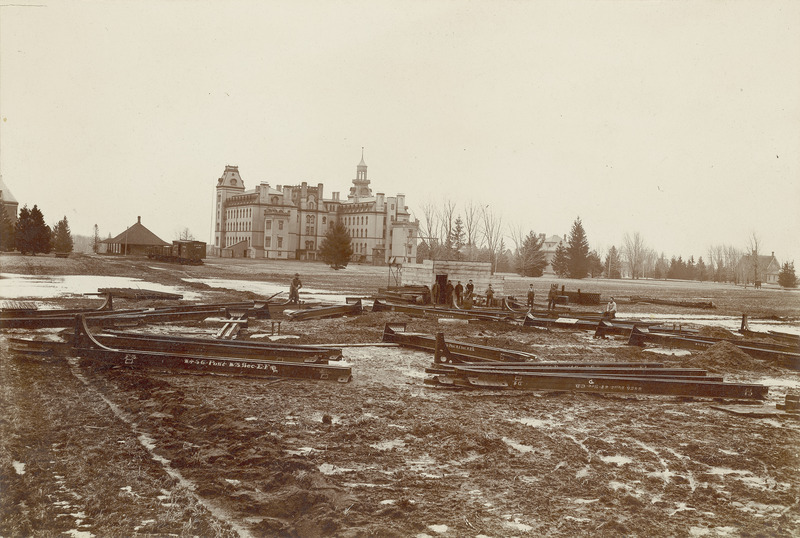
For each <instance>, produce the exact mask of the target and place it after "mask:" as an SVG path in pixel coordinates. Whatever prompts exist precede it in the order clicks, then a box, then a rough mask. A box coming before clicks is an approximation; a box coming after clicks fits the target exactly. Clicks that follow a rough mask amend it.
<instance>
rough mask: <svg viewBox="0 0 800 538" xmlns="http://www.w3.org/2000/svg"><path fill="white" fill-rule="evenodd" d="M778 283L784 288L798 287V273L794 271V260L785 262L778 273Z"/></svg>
mask: <svg viewBox="0 0 800 538" xmlns="http://www.w3.org/2000/svg"><path fill="white" fill-rule="evenodd" d="M778 284H780V285H781V287H783V288H796V287H797V275H796V274H795V273H794V262H791V263H790V262H785V263H784V264H783V267H782V268H781V272H780V273H778Z"/></svg>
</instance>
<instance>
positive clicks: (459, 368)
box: [427, 333, 768, 400]
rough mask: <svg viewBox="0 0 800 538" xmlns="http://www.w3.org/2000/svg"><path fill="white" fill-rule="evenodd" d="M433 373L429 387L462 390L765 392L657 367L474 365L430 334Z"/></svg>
mask: <svg viewBox="0 0 800 538" xmlns="http://www.w3.org/2000/svg"><path fill="white" fill-rule="evenodd" d="M427 371H428V372H429V373H433V374H435V375H434V376H433V377H432V378H431V379H429V380H428V381H427V384H429V385H435V386H440V387H453V388H464V389H491V390H504V389H509V390H547V391H573V392H593V393H615V394H649V395H663V396H688V397H704V398H725V399H747V400H763V399H765V398H766V396H767V392H768V387H766V386H764V385H757V384H749V383H726V382H725V381H724V380H723V378H721V377H718V376H709V375H708V374H707V372H706V371H705V370H701V369H696V368H665V367H664V365H663V364H660V363H624V364H622V363H611V362H609V363H577V362H539V363H523V364H519V363H516V364H515V363H483V362H482V363H474V362H464V361H463V359H461V358H459V357H458V356H456V355H454V354H453V353H452V352H451V350H450V348H449V345H448V343H447V341H446V340H445V339H444V335H443V334H442V333H438V334H437V335H436V350H435V358H434V364H433V366H432V367H431V368H429V369H428V370H427Z"/></svg>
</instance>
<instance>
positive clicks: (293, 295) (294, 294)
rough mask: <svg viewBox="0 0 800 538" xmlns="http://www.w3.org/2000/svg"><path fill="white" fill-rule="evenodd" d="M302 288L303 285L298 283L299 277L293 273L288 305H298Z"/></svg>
mask: <svg viewBox="0 0 800 538" xmlns="http://www.w3.org/2000/svg"><path fill="white" fill-rule="evenodd" d="M302 287H303V283H302V282H300V275H299V274H297V273H295V274H294V278H293V279H292V283H291V284H289V302H290V303H297V304H299V303H300V288H302Z"/></svg>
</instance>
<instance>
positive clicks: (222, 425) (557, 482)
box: [0, 255, 800, 538]
mask: <svg viewBox="0 0 800 538" xmlns="http://www.w3.org/2000/svg"><path fill="white" fill-rule="evenodd" d="M0 272H2V273H4V274H13V273H18V274H29V275H42V276H44V277H46V278H50V277H56V276H58V275H62V274H77V275H103V276H129V277H137V278H142V279H143V280H145V281H146V282H153V283H159V284H164V285H168V286H182V287H184V288H186V289H191V290H192V291H193V292H196V293H197V294H198V295H199V296H200V297H201V299H200V300H201V301H203V302H219V301H231V300H241V299H248V298H251V299H252V298H256V297H257V296H258V295H257V294H256V293H254V292H252V291H235V290H226V289H212V288H209V287H208V286H207V285H205V284H203V283H196V282H193V283H187V282H185V281H184V280H182V279H183V278H187V277H191V278H200V279H203V278H227V279H236V280H243V281H248V282H255V281H265V282H275V283H281V284H285V286H286V288H287V290H288V283H289V280H290V278H291V276H292V275H293V274H294V273H295V272H298V273H300V274H301V276H302V278H303V281H304V283H305V285H306V286H307V287H313V288H320V289H330V290H332V291H342V292H356V293H359V294H363V295H364V296H368V295H371V294H373V293H374V292H375V291H376V290H377V289H378V288H381V287H385V286H386V285H387V283H388V270H387V269H386V268H380V267H372V266H360V265H354V266H349V267H348V268H347V269H345V270H342V271H332V270H331V269H329V268H328V267H326V266H325V265H322V264H318V263H304V262H262V261H255V260H240V259H238V260H228V259H226V260H218V259H210V260H207V263H206V264H205V265H203V266H199V267H181V266H169V265H167V264H161V263H154V262H152V261H150V260H147V259H124V258H108V257H97V256H75V257H71V258H69V259H67V260H56V259H55V258H52V257H43V256H37V257H35V258H33V257H22V256H5V255H4V256H0ZM530 282H533V283H534V285H535V286H536V290H537V295H538V296H539V297H543V296H544V294H545V292H546V290H547V289H548V288H549V285H550V282H553V280H552V279H522V278H519V277H516V276H514V275H506V284H505V285H506V291H507V293H511V294H517V295H519V296H522V295H523V292H524V291H525V290H526V289H527V287H528V284H529V283H530ZM2 283H3V281H2V279H0V286H2V285H3V284H2ZM558 283H559V285H560V284H564V285H565V286H566V288H567V289H570V290H575V289H578V288H580V289H581V290H582V291H586V292H600V293H601V294H602V295H603V296H607V295H609V294H613V295H614V296H615V297H617V299H619V300H620V301H619V302H620V310H621V311H622V314H626V313H628V312H633V313H636V312H639V313H644V312H670V313H678V314H681V313H682V314H686V315H690V314H693V313H695V312H696V310H694V309H688V308H676V307H665V306H657V305H643V304H632V303H627V302H626V297H629V296H631V295H642V296H644V295H646V296H651V297H660V298H668V299H677V300H700V299H705V300H711V301H712V302H713V303H714V304H715V305H717V308H716V309H714V310H713V313H714V314H725V315H729V316H738V315H740V314H741V313H743V312H746V313H748V314H750V315H751V316H753V317H765V318H770V317H776V316H777V317H780V318H791V320H793V323H797V320H798V316H800V305H798V301H800V295H798V293H797V292H793V291H783V290H774V289H763V290H752V289H746V290H745V289H743V288H737V287H734V286H728V285H717V284H712V283H695V282H672V281H668V282H653V281H636V282H631V281H606V280H582V281H569V280H559V281H558ZM43 302H46V303H47V305H48V306H68V305H70V306H71V305H76V304H87V305H88V304H97V303H98V302H99V299H97V298H68V299H67V298H63V299H55V300H51V299H48V300H47V301H43ZM134 304H135V303H131V302H125V301H120V303H119V305H118V307H119V308H124V307H126V306H132V305H134ZM139 304H146V305H147V304H152V305H155V304H157V303H156V302H146V303H139ZM622 314H621V315H622ZM387 322H392V323H406V324H407V325H408V328H409V330H414V331H419V332H424V333H435V332H443V333H445V334H446V335H447V337H448V338H457V339H459V340H463V341H466V342H472V343H479V344H484V345H490V346H496V347H502V348H509V349H520V350H526V351H529V352H532V353H534V354H535V355H536V356H537V357H538V358H539V359H540V360H546V361H558V360H561V361H566V360H568V361H601V362H609V363H613V362H620V361H624V362H653V361H658V362H662V363H664V364H665V366H673V367H682V368H686V367H693V368H704V369H707V370H708V371H710V372H713V373H715V374H717V375H722V376H724V378H725V380H726V381H728V382H744V383H759V384H765V385H767V386H769V388H770V390H769V395H768V397H767V400H766V401H765V402H762V403H757V404H755V405H751V406H749V407H750V408H751V409H759V410H762V411H763V412H764V413H767V412H770V413H773V414H767V416H764V417H761V418H758V417H747V416H739V415H733V414H729V413H726V412H723V411H721V410H719V409H717V408H716V407H715V406H719V405H720V404H729V403H731V402H721V401H714V400H709V399H703V398H683V397H658V396H641V395H639V396H636V395H597V394H587V393H578V392H553V391H538V392H522V391H503V390H492V391H481V392H470V391H450V390H437V389H433V388H429V387H428V386H427V385H425V384H424V383H423V381H424V379H425V378H426V377H427V375H426V373H425V368H426V367H428V366H430V363H431V361H432V356H431V354H428V353H425V352H422V351H413V350H408V349H401V348H392V347H378V346H367V347H345V348H344V350H343V353H344V359H345V361H346V362H347V363H348V364H350V365H351V367H352V371H353V380H352V382H350V383H347V384H342V383H333V382H324V381H320V382H311V381H301V380H290V379H267V380H265V379H263V378H262V379H256V378H248V377H236V376H220V375H188V374H185V373H178V372H175V371H168V370H158V369H154V370H144V369H138V368H136V367H125V366H123V367H119V366H113V367H112V366H111V365H108V364H103V363H97V362H91V361H87V360H83V359H78V358H75V357H70V356H49V357H37V356H29V355H25V354H22V353H19V352H16V351H14V345H13V344H12V342H10V340H9V339H10V337H25V338H38V339H56V338H58V337H59V336H58V332H59V331H58V330H40V331H25V330H7V331H3V332H2V333H0V357H1V358H0V406H2V409H3V413H2V414H1V415H0V535H2V536H77V537H81V538H89V537H92V536H94V537H104V536H142V537H144V536H182V537H183V536H185V537H190V536H202V537H206V536H215V537H216V536H218V537H229V536H258V537H260V536H264V537H268V536H303V537H305V536H342V537H352V538H355V537H368V536H370V537H371V536H387V537H388V536H392V537H406V536H419V537H430V536H440V537H443V538H449V537H460V536H475V537H477V536H496V537H504V536H564V537H572V536H603V537H605V536H608V537H612V536H613V537H616V536H780V537H783V536H786V537H790V536H798V535H800V510H798V507H800V453H799V452H798V446H800V420H798V419H797V418H796V417H795V416H793V415H789V414H786V413H782V414H781V413H777V410H776V408H775V406H776V404H779V403H782V402H783V401H784V398H785V396H786V394H788V393H790V392H792V391H797V390H800V372H797V371H794V370H789V369H787V368H784V367H781V366H779V365H776V364H772V363H770V362H767V361H762V360H757V359H754V358H752V357H750V356H748V355H745V354H743V353H737V350H736V349H735V348H734V349H733V350H732V351H731V349H730V348H726V347H713V348H710V349H708V350H706V351H695V352H691V353H690V354H685V355H684V354H678V353H677V352H675V354H671V351H670V350H661V351H664V352H666V354H656V353H653V352H652V351H653V350H650V349H642V348H638V347H634V346H628V345H626V340H625V338H621V337H619V338H613V337H612V338H608V339H595V338H593V337H592V334H591V333H583V332H575V331H561V330H536V329H530V328H525V327H521V326H519V325H512V324H508V323H452V322H448V320H439V319H437V318H435V317H433V318H411V317H409V316H407V315H405V314H398V313H394V312H390V313H371V312H367V313H365V314H363V315H361V316H355V317H350V318H344V319H342V318H337V319H327V320H316V321H308V322H291V321H288V320H285V319H284V320H283V321H282V328H281V332H282V336H284V337H287V338H288V340H286V341H287V342H292V343H307V344H333V343H336V344H340V345H342V344H345V345H346V344H356V343H358V344H370V343H378V342H379V341H380V340H381V333H382V331H383V327H384V325H385V323H387ZM217 329H218V326H216V325H213V324H209V323H192V324H185V325H174V326H160V327H156V326H150V327H147V326H145V327H139V328H136V329H134V330H137V331H141V332H170V331H172V332H177V333H181V332H186V331H191V332H192V333H193V334H197V333H205V334H208V335H213V334H214V333H215V331H216V330H217ZM271 329H272V327H271V326H270V323H269V321H267V320H263V321H262V320H251V321H250V323H249V325H248V327H247V328H246V329H245V330H244V331H243V332H242V333H241V335H240V339H244V340H248V339H252V340H254V341H265V339H266V338H267V337H268V336H269V335H270V333H271V332H272V331H271ZM732 336H733V335H732Z"/></svg>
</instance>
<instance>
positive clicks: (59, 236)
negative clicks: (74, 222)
mask: <svg viewBox="0 0 800 538" xmlns="http://www.w3.org/2000/svg"><path fill="white" fill-rule="evenodd" d="M73 246H74V243H73V241H72V233H71V232H70V230H69V222H67V217H66V216H64V218H63V219H61V220H60V221H58V223H57V224H56V225H55V228H53V247H54V248H55V251H56V252H61V253H66V252H72V249H73Z"/></svg>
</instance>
